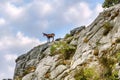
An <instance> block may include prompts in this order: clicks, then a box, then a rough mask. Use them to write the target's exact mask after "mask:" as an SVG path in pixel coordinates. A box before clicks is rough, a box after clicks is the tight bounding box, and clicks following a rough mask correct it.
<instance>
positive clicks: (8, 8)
mask: <svg viewBox="0 0 120 80" xmlns="http://www.w3.org/2000/svg"><path fill="white" fill-rule="evenodd" d="M3 9H5V10H4V11H5V13H6V14H7V15H8V17H9V18H10V19H16V18H20V17H21V16H22V14H23V13H24V8H22V7H16V6H15V5H14V4H12V3H10V2H7V3H5V5H4V8H3Z"/></svg>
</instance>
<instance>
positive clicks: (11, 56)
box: [4, 54, 18, 62]
mask: <svg viewBox="0 0 120 80" xmlns="http://www.w3.org/2000/svg"><path fill="white" fill-rule="evenodd" d="M17 57H18V56H17V55H16V54H5V55H4V58H5V60H6V61H8V62H10V61H15V59H16V58H17Z"/></svg>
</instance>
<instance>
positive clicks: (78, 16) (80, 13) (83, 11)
mask: <svg viewBox="0 0 120 80" xmlns="http://www.w3.org/2000/svg"><path fill="white" fill-rule="evenodd" d="M91 14H92V10H90V8H89V5H88V4H87V3H85V2H80V3H77V4H75V5H73V6H70V7H69V8H68V10H67V11H66V12H65V15H64V16H65V19H66V20H67V21H70V22H74V23H76V24H78V23H80V22H84V21H85V20H87V19H89V18H90V16H91Z"/></svg>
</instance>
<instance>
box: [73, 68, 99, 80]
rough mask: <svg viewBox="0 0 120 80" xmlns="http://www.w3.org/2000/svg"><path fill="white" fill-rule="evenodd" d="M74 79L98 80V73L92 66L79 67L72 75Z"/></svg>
mask: <svg viewBox="0 0 120 80" xmlns="http://www.w3.org/2000/svg"><path fill="white" fill-rule="evenodd" d="M74 78H75V80H99V78H100V77H99V74H98V73H97V72H96V70H95V69H94V68H84V69H83V68H81V69H79V70H77V73H76V74H75V76H74Z"/></svg>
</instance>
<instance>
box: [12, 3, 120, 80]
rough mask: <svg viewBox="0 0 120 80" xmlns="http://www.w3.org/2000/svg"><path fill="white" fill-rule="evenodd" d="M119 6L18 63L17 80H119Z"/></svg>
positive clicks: (20, 57)
mask: <svg viewBox="0 0 120 80" xmlns="http://www.w3.org/2000/svg"><path fill="white" fill-rule="evenodd" d="M119 78H120V4H118V5H116V6H113V7H110V8H109V9H106V10H104V11H103V12H102V13H100V14H99V16H98V17H97V18H96V19H95V20H94V22H93V23H92V24H91V25H89V26H87V27H84V26H81V27H78V28H75V29H73V30H71V31H70V34H66V36H65V37H64V38H63V39H57V40H56V41H54V42H51V43H46V44H42V45H39V46H37V47H35V48H33V49H32V50H31V51H29V52H28V53H26V54H23V55H21V56H19V57H18V58H17V59H16V68H15V74H14V80H119Z"/></svg>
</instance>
